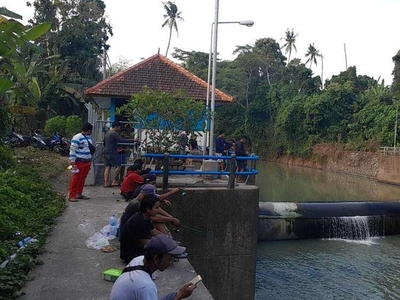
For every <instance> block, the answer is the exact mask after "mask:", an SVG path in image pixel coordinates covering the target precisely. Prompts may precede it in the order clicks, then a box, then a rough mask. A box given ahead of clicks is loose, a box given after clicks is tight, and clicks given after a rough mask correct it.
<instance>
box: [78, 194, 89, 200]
mask: <svg viewBox="0 0 400 300" xmlns="http://www.w3.org/2000/svg"><path fill="white" fill-rule="evenodd" d="M76 199H85V200H88V199H90V198H89V197H87V196H85V195H80V196H79V197H76Z"/></svg>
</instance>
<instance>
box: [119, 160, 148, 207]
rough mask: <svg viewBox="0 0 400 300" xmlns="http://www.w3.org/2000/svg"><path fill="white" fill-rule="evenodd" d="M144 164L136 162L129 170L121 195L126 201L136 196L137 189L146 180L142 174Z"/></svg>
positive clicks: (122, 185)
mask: <svg viewBox="0 0 400 300" xmlns="http://www.w3.org/2000/svg"><path fill="white" fill-rule="evenodd" d="M141 173H142V165H140V164H134V165H132V166H130V167H129V168H128V170H127V174H126V177H125V179H124V181H123V182H122V184H121V195H122V197H124V198H125V200H126V201H130V200H132V199H133V198H134V194H135V190H136V188H138V187H139V186H141V185H142V184H143V183H144V182H145V181H144V178H143V177H142V176H140V175H141Z"/></svg>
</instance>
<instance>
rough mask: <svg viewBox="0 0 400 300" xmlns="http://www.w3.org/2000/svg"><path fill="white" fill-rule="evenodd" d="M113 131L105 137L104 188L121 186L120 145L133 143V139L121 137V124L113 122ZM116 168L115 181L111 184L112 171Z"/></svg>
mask: <svg viewBox="0 0 400 300" xmlns="http://www.w3.org/2000/svg"><path fill="white" fill-rule="evenodd" d="M111 127H112V128H111V129H110V130H109V131H108V132H107V133H106V135H105V136H104V165H105V167H104V187H110V186H119V185H120V183H119V181H118V177H119V171H120V168H121V160H120V157H119V155H118V152H117V149H118V143H133V142H134V141H133V140H131V139H123V138H122V137H121V136H120V135H119V131H120V129H121V124H120V123H119V122H117V121H115V122H113V123H112V125H111ZM111 167H114V179H113V181H112V183H111V184H110V182H109V180H110V178H109V177H110V171H111Z"/></svg>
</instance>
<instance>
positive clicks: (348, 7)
mask: <svg viewBox="0 0 400 300" xmlns="http://www.w3.org/2000/svg"><path fill="white" fill-rule="evenodd" d="M215 1H216V0H201V1H200V0H175V4H176V5H177V7H178V10H179V11H181V12H182V13H181V16H182V17H183V18H184V21H183V22H178V30H179V37H177V35H176V33H175V32H174V33H173V36H172V41H171V46H170V50H169V54H168V58H170V59H172V57H171V53H172V52H173V48H174V47H177V48H180V49H183V50H186V51H193V50H194V51H202V52H206V53H208V52H209V49H210V40H211V24H212V22H213V21H214V13H215ZM104 2H105V4H106V6H107V8H106V15H107V19H108V21H109V22H110V23H111V25H112V27H113V32H114V36H113V37H111V39H110V41H109V44H110V45H111V48H110V51H109V53H108V54H109V57H110V60H111V63H112V64H113V63H116V62H118V60H119V59H120V58H124V59H127V60H129V61H131V62H132V65H133V64H136V63H138V62H140V61H141V59H143V58H148V57H150V56H152V55H154V54H156V53H157V52H158V49H160V54H163V55H165V51H166V48H167V43H168V37H169V30H168V29H167V28H166V27H165V28H161V25H162V23H163V22H164V8H163V4H162V1H161V0H141V1H138V0H104ZM25 3H26V0H13V1H11V0H6V1H5V0H0V7H1V6H6V7H7V8H8V9H10V10H12V11H15V12H17V13H19V14H21V15H23V16H24V21H27V20H28V19H29V18H30V17H32V15H33V10H32V8H27V7H26V5H25ZM399 12H400V0H335V1H332V0H301V1H300V0H286V1H276V0H245V1H244V0H219V21H220V22H223V21H226V22H230V21H242V20H253V21H254V23H255V24H254V26H253V27H246V26H240V25H238V24H223V25H222V24H221V25H219V33H218V53H219V55H218V58H219V59H222V60H233V59H234V58H235V56H234V55H232V52H233V51H234V50H235V47H236V46H237V45H246V44H249V45H254V43H255V41H256V40H257V39H260V38H273V39H275V40H276V41H277V42H278V43H279V44H280V46H283V45H284V43H285V42H284V40H283V39H282V38H284V37H285V31H286V29H287V28H289V29H292V28H293V30H294V32H295V33H298V36H297V39H296V43H295V45H296V48H297V52H293V53H292V57H291V59H293V58H299V59H301V61H302V62H303V63H305V62H306V60H307V58H306V57H305V53H306V52H307V48H308V46H309V45H310V44H311V43H314V46H315V48H316V49H317V50H319V52H320V53H321V54H322V55H323V56H324V62H323V65H324V80H325V79H329V78H331V77H332V75H338V74H339V73H340V72H342V71H345V70H346V61H345V52H344V44H345V45H346V52H347V66H348V67H350V66H356V67H357V74H358V75H368V76H370V77H373V78H375V79H378V78H380V79H384V80H385V84H391V82H392V80H393V76H392V75H391V74H392V71H393V68H394V64H393V62H392V57H393V56H394V55H396V53H397V52H398V51H399V50H400V34H399V22H398V14H399ZM282 52H283V54H285V50H284V49H282ZM286 57H288V55H286ZM312 70H313V73H314V75H321V62H320V61H318V65H317V66H315V65H313V66H312Z"/></svg>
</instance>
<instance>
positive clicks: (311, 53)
mask: <svg viewBox="0 0 400 300" xmlns="http://www.w3.org/2000/svg"><path fill="white" fill-rule="evenodd" d="M320 56H321V54H320V53H319V50H317V49H315V47H314V43H313V44H310V46H308V49H307V53H306V57H308V59H307V61H306V63H308V62H310V69H311V65H312V63H314V64H315V65H317V57H320Z"/></svg>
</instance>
